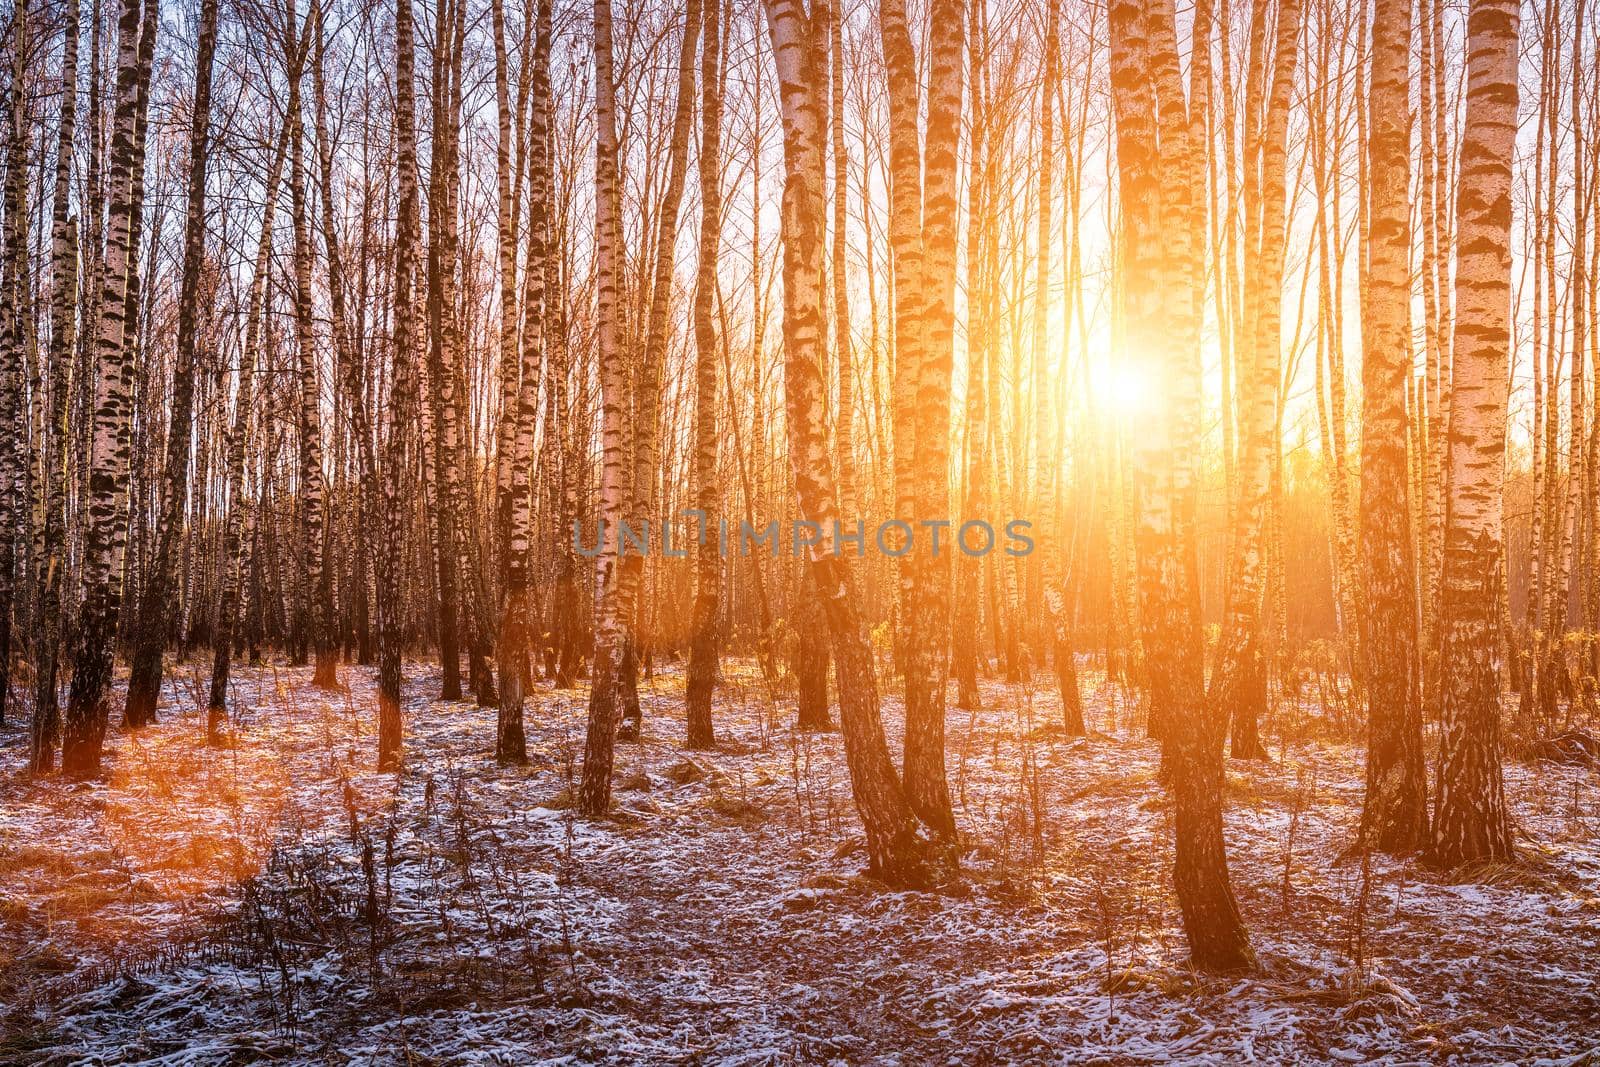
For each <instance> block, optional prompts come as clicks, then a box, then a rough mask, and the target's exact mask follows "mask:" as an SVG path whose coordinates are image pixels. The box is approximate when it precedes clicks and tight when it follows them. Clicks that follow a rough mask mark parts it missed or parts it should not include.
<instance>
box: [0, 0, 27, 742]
mask: <svg viewBox="0 0 1600 1067" xmlns="http://www.w3.org/2000/svg"><path fill="white" fill-rule="evenodd" d="M29 30H30V27H29V19H28V0H18V2H17V3H16V5H15V8H14V10H13V11H12V13H11V26H10V31H11V32H10V33H9V34H8V35H7V36H8V38H9V42H8V43H9V44H10V46H11V86H10V91H9V92H8V93H7V97H8V99H7V101H6V102H7V105H8V106H7V108H6V111H7V112H8V114H7V120H8V121H7V126H8V127H9V129H8V131H7V132H8V135H9V136H8V137H7V143H6V185H5V233H4V252H3V255H4V259H5V262H4V264H3V273H0V426H5V427H6V428H7V430H6V433H7V440H6V441H4V442H3V443H0V726H4V725H5V721H6V704H7V703H8V701H9V700H10V696H11V626H12V617H13V614H14V611H15V607H16V604H15V601H16V592H17V585H18V582H17V573H16V572H17V571H19V570H20V569H21V568H19V567H18V566H17V559H16V544H17V542H18V541H19V540H20V539H21V537H22V533H23V530H24V528H25V527H24V523H25V521H26V516H27V506H26V504H25V503H24V501H25V500H26V499H27V494H26V486H25V481H26V478H27V474H26V464H27V457H26V454H25V450H26V446H27V434H26V432H25V431H24V430H23V418H24V408H23V378H24V376H25V374H26V372H27V370H26V366H25V363H26V348H27V344H28V336H27V329H26V328H25V326H24V319H25V317H26V314H27V310H26V309H27V307H28V305H29V304H30V303H31V301H32V300H33V294H32V293H31V292H29V291H28V287H27V284H26V279H27V276H28V270H27V261H28V204H27V199H28V155H29V143H30V141H31V140H32V137H33V130H32V126H31V125H30V123H29V121H28V99H27V93H28V70H27V53H28V34H29Z"/></svg>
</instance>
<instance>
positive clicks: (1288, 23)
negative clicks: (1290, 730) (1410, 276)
mask: <svg viewBox="0 0 1600 1067" xmlns="http://www.w3.org/2000/svg"><path fill="white" fill-rule="evenodd" d="M1266 23H1267V5H1266V2H1265V0H1256V3H1255V9H1254V13H1253V16H1252V27H1251V34H1250V37H1251V44H1252V47H1253V48H1255V49H1256V50H1257V54H1256V56H1255V57H1253V58H1252V62H1251V67H1252V70H1255V69H1258V68H1264V67H1265V66H1266V64H1267V60H1266V56H1265V53H1266V49H1267V47H1268V45H1267V40H1266ZM1299 49H1300V2H1299V0H1281V2H1280V3H1279V4H1278V5H1277V33H1276V42H1275V43H1274V44H1273V46H1272V59H1271V68H1272V84H1271V89H1270V91H1269V92H1268V94H1267V100H1266V106H1265V109H1264V111H1263V112H1262V113H1259V114H1253V113H1255V108H1254V107H1248V108H1247V109H1246V112H1247V117H1246V122H1247V124H1249V125H1250V126H1252V127H1254V126H1256V124H1257V123H1260V126H1259V128H1258V129H1254V130H1252V131H1251V132H1250V133H1248V134H1247V135H1246V137H1245V155H1246V159H1245V167H1246V180H1245V192H1246V198H1245V199H1246V202H1245V245H1246V252H1245V264H1246V270H1245V300H1246V308H1247V310H1246V313H1245V322H1246V336H1245V337H1244V338H1243V339H1242V340H1243V343H1242V344H1241V345H1240V348H1239V351H1240V354H1241V357H1242V359H1241V364H1242V365H1241V367H1240V369H1239V384H1240V386H1241V389H1240V399H1239V419H1240V425H1239V437H1240V443H1241V447H1240V454H1239V463H1238V467H1237V472H1238V480H1237V483H1236V495H1235V497H1234V509H1233V539H1232V542H1231V545H1230V551H1231V558H1230V561H1229V565H1228V597H1227V614H1226V619H1225V623H1224V626H1223V637H1222V647H1221V649H1220V650H1219V653H1218V660H1217V665H1216V668H1215V669H1214V671H1213V672H1212V677H1211V690H1210V693H1209V694H1208V699H1209V700H1210V701H1211V702H1212V703H1213V704H1214V705H1215V713H1216V714H1218V715H1223V716H1229V715H1231V717H1232V724H1233V729H1232V748H1233V755H1234V756H1235V757H1238V758H1241V759H1259V758H1262V757H1264V756H1265V755H1266V749H1265V748H1264V747H1263V746H1262V744H1261V738H1260V735H1259V732H1258V723H1259V721H1260V718H1261V715H1262V714H1263V713H1264V712H1265V711H1266V705H1267V664H1266V660H1265V656H1264V645H1265V641H1264V636H1265V635H1264V626H1263V621H1262V614H1263V613H1262V599H1263V593H1264V586H1265V581H1264V578H1265V574H1264V569H1265V568H1264V559H1265V555H1266V552H1265V550H1266V546H1267V537H1266V533H1267V517H1268V509H1269V507H1270V500H1271V488H1272V479H1273V470H1274V466H1275V463H1276V458H1277V451H1278V433H1277V426H1278V383H1279V379H1280V377H1281V376H1282V370H1281V363H1282V358H1281V353H1282V349H1283V328H1282V321H1283V270H1284V251H1285V243H1286V238H1287V223H1286V217H1285V216H1286V212H1285V203H1284V200H1285V195H1284V184H1285V183H1284V167H1285V157H1286V155H1287V148H1288V144H1287V142H1288V122H1289V94H1290V91H1291V90H1292V88H1293V86H1294V75H1295V67H1296V63H1297V61H1298V59H1299ZM1252 81H1254V79H1252ZM1252 194H1254V195H1252Z"/></svg>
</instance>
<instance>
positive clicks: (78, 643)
mask: <svg viewBox="0 0 1600 1067" xmlns="http://www.w3.org/2000/svg"><path fill="white" fill-rule="evenodd" d="M158 2H159V0H146V3H148V4H150V5H151V9H152V10H154V7H155V5H156V4H157V3H158ZM140 23H141V20H140V4H139V0H122V10H121V13H120V15H119V17H118V20H117V85H116V105H115V106H116V126H115V130H114V132H113V135H112V142H111V165H110V168H109V171H110V173H109V185H110V196H111V204H110V214H109V216H108V219H107V231H106V244H105V262H104V266H103V269H102V271H101V289H100V297H99V300H98V306H97V308H96V313H97V316H98V321H97V322H96V324H95V341H94V370H95V376H94V391H93V392H94V406H93V423H92V425H93V435H92V438H91V441H90V446H89V456H88V459H89V463H88V466H87V468H86V469H87V470H88V471H89V475H88V479H87V480H88V485H87V503H86V513H85V521H84V540H83V556H82V562H81V564H80V568H79V569H80V573H81V594H80V602H79V607H78V613H79V618H78V627H77V635H76V638H75V640H74V642H73V645H74V647H73V671H72V688H71V690H70V693H69V695H68V698H67V711H66V716H65V722H64V724H63V730H62V744H61V769H62V770H63V771H64V772H65V773H67V774H69V775H71V776H73V777H80V778H87V777H91V776H93V775H96V774H98V773H99V771H100V753H101V746H102V744H103V742H104V740H105V732H106V725H107V722H108V718H109V714H110V708H109V705H108V701H109V697H110V686H111V659H112V653H113V642H114V640H115V638H116V633H117V619H118V615H119V613H120V611H121V607H122V575H123V562H124V555H125V550H126V547H127V540H128V512H127V508H126V499H125V498H126V495H127V490H128V474H129V452H130V447H129V446H130V432H131V419H132V414H133V410H132V404H131V394H132V386H133V371H134V366H133V359H132V353H131V350H130V332H131V330H132V329H134V328H136V326H137V324H136V323H130V322H128V320H127V315H128V304H129V301H128V292H129V275H130V264H131V261H132V258H133V257H134V256H135V255H136V254H137V251H138V250H137V248H135V247H131V237H132V233H133V229H134V222H133V208H134V204H135V203H136V202H137V201H139V200H141V199H142V197H141V195H140V190H139V189H138V188H137V185H138V183H137V181H136V178H135V171H136V168H135V160H134V157H135V141H136V134H137V127H138V126H139V98H140V95H141V94H140V81H141V76H142V75H143V71H141V64H140V62H139V60H140V40H139V38H140V35H141V34H140ZM148 24H149V25H151V26H153V25H154V20H150V21H149V23H148Z"/></svg>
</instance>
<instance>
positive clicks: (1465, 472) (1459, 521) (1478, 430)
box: [1431, 0, 1519, 866]
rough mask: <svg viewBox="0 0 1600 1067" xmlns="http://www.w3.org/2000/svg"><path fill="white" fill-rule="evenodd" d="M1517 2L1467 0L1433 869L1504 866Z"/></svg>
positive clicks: (1507, 841)
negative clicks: (1502, 649)
mask: <svg viewBox="0 0 1600 1067" xmlns="http://www.w3.org/2000/svg"><path fill="white" fill-rule="evenodd" d="M1518 20H1519V7H1518V5H1517V3H1516V2H1515V0H1473V2H1472V5H1471V8H1470V11H1469V13H1468V16H1467V109H1466V122H1465V126H1464V128H1463V131H1462V142H1461V180H1460V186H1459V195H1458V198H1457V201H1456V227H1457V232H1458V234H1459V242H1460V243H1459V249H1458V251H1457V254H1456V279H1455V284H1456V299H1455V312H1456V314H1455V344H1454V345H1453V346H1452V349H1453V354H1454V360H1453V363H1452V374H1451V392H1452V396H1451V403H1450V439H1449V458H1450V466H1449V475H1450V481H1449V486H1450V493H1449V506H1448V510H1447V512H1446V514H1447V516H1448V521H1447V524H1446V528H1445V539H1444V579H1443V596H1444V600H1443V604H1442V606H1441V611H1440V616H1439V617H1440V622H1441V626H1442V630H1441V635H1440V636H1441V645H1440V648H1441V653H1442V660H1441V664H1440V668H1441V669H1440V672H1439V677H1440V682H1441V689H1440V696H1441V709H1440V710H1441V713H1442V718H1443V722H1442V730H1441V731H1440V741H1439V778H1438V793H1437V798H1438V799H1437V806H1436V809H1435V813H1434V825H1433V840H1432V849H1431V853H1432V859H1433V860H1434V861H1435V862H1438V863H1441V864H1445V865H1448V866H1459V865H1461V864H1464V863H1469V862H1474V861H1483V860H1509V859H1510V858H1511V857H1512V852H1513V849H1512V838H1511V822H1510V819H1509V818H1508V817H1507V815H1506V800H1505V786H1504V783H1503V781H1502V779H1501V770H1500V672H1499V669H1498V666H1499V665H1498V662H1497V661H1498V657H1499V637H1500V635H1499V633H1498V630H1499V625H1500V592H1501V589H1502V583H1503V581H1504V573H1505V572H1504V563H1503V556H1502V553H1503V550H1504V534H1503V530H1502V510H1503V507H1504V495H1503V494H1504V484H1505V450H1506V400H1507V384H1508V383H1507V376H1506V363H1507V353H1508V351H1509V350H1510V348H1511V222H1512V206H1511V205H1512V199H1511V185H1512V177H1511V168H1512V160H1513V158H1514V155H1515V147H1516V140H1517V88H1518V86H1517V49H1518V38H1517V28H1518Z"/></svg>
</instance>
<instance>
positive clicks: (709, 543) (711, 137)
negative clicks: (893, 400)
mask: <svg viewBox="0 0 1600 1067" xmlns="http://www.w3.org/2000/svg"><path fill="white" fill-rule="evenodd" d="M722 2H723V0H707V3H706V5H705V8H704V11H705V25H704V28H703V32H702V35H701V36H702V38H703V40H704V42H705V43H704V44H703V45H702V48H701V53H700V154H699V162H700V262H699V267H698V269H697V271H696V273H695V290H694V343H695V407H694V506H695V507H696V508H697V509H699V511H700V513H701V515H702V516H703V519H704V521H705V522H706V523H707V524H713V523H714V522H715V521H716V520H717V518H718V517H719V512H720V508H719V507H718V502H719V500H720V499H721V488H722V487H721V484H720V482H719V479H718V478H717V453H718V426H717V356H718V350H717V331H716V325H715V322H714V320H713V318H712V310H713V305H714V304H715V303H716V298H717V260H718V256H719V253H720V249H721V242H722V169H721V168H722V84H721V79H722V59H721V55H722V53H721V44H722V41H721V18H722ZM834 26H835V32H836V33H837V20H835V22H834ZM837 147H838V142H837V141H836V142H835V148H837ZM835 158H836V159H841V158H842V155H839V154H837V153H836V156H835ZM835 165H838V164H835ZM835 218H838V215H837V214H836V215H835ZM835 269H836V270H837V269H838V268H837V265H836V267H835ZM839 295H840V294H839V293H838V291H837V290H836V291H835V298H836V301H837V298H838V297H839ZM844 343H846V344H848V337H846V339H845V342H844ZM842 358H843V357H841V359H842ZM841 403H842V401H841ZM840 417H841V419H842V418H844V417H845V416H844V415H843V414H842V413H841V416H840ZM841 432H842V431H841ZM842 447H843V446H842V445H841V448H842ZM841 456H842V453H841ZM841 462H842V460H841ZM716 546H717V542H716V540H715V539H714V538H713V537H712V536H711V534H710V533H709V530H708V532H707V534H706V536H705V537H702V538H701V540H700V544H699V546H698V549H697V551H696V556H695V599H694V616H693V618H692V620H691V621H690V624H689V627H690V628H689V675H688V679H687V682H686V693H685V700H686V703H687V712H688V743H689V747H690V748H710V747H711V746H712V745H713V744H715V743H716V731H715V728H714V726H713V723H712V720H711V696H712V692H713V689H714V688H715V686H716V681H717V647H718V644H719V636H720V635H719V633H718V625H717V619H718V615H719V613H720V610H721V603H722V560H721V558H720V554H719V553H718V551H717V547H716Z"/></svg>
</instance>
